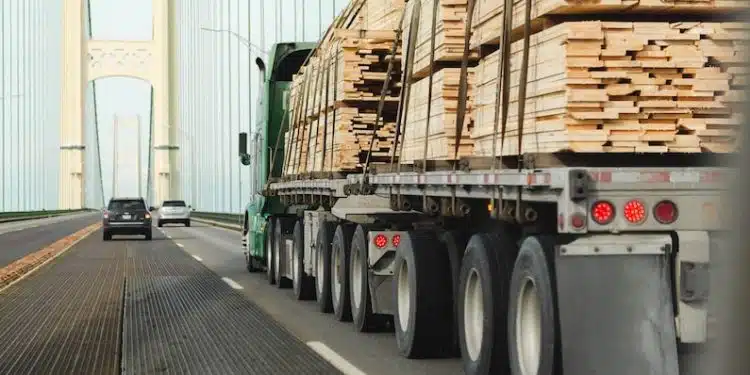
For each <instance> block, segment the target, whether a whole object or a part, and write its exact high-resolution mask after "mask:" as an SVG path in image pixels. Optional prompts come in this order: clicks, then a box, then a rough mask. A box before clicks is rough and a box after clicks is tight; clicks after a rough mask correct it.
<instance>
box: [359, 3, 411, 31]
mask: <svg viewBox="0 0 750 375" xmlns="http://www.w3.org/2000/svg"><path fill="white" fill-rule="evenodd" d="M406 1H407V0H366V2H365V4H364V6H363V7H362V10H361V11H360V12H359V13H358V14H357V18H356V20H355V22H354V24H352V26H351V27H350V29H353V30H396V29H398V26H399V21H401V14H402V13H403V12H404V6H406Z"/></svg>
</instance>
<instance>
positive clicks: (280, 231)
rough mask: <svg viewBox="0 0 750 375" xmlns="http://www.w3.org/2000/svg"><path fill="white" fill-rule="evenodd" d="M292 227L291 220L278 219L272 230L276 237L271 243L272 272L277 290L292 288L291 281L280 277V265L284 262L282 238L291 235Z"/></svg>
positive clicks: (292, 222) (286, 218) (283, 242)
mask: <svg viewBox="0 0 750 375" xmlns="http://www.w3.org/2000/svg"><path fill="white" fill-rule="evenodd" d="M292 225H294V221H293V220H292V219H291V218H288V217H280V218H278V219H277V220H276V228H274V230H275V232H276V236H275V238H274V241H273V242H274V246H273V249H274V251H273V270H274V276H275V278H276V283H275V284H276V287H277V288H279V289H289V288H291V287H292V281H291V280H289V279H287V278H286V277H283V276H281V274H282V272H281V264H282V262H285V261H286V259H284V244H285V241H284V237H285V236H287V235H289V234H291V232H292V231H293V230H294V228H293V227H292Z"/></svg>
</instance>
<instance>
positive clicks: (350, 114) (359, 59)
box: [284, 0, 403, 175]
mask: <svg viewBox="0 0 750 375" xmlns="http://www.w3.org/2000/svg"><path fill="white" fill-rule="evenodd" d="M384 1H385V0H377V1H375V2H376V3H377V2H380V3H383V2H384ZM388 3H390V4H398V3H401V4H402V5H403V1H396V0H388ZM362 9H363V10H362V11H368V12H369V15H372V14H373V12H374V11H375V10H377V9H378V8H377V7H373V6H372V5H371V4H370V3H369V2H368V3H365V4H364V6H363V7H362ZM400 9H401V11H403V6H401V8H400ZM382 10H383V11H382V12H380V13H379V14H380V16H381V17H382V18H380V19H378V20H373V19H370V20H369V21H368V23H366V24H369V25H389V22H390V21H388V20H387V19H389V17H393V15H392V13H393V9H390V10H389V9H388V8H385V9H382ZM385 10H389V11H385ZM400 16H401V14H398V18H399V20H400ZM353 19H354V20H355V21H354V22H353V23H352V24H351V25H353V26H357V25H363V21H362V20H363V19H365V18H363V17H359V18H357V17H353ZM378 22H380V23H378ZM396 23H398V22H396ZM396 37H397V35H396V32H395V30H392V29H388V30H359V29H351V28H340V29H332V30H330V32H329V35H328V37H327V38H326V39H325V40H323V42H322V43H321V44H320V48H319V49H318V51H317V52H316V54H315V55H314V56H312V57H311V58H310V60H309V61H308V64H306V65H305V66H304V67H302V69H301V70H300V72H299V73H298V74H297V75H295V77H294V79H293V82H292V87H291V94H290V101H289V103H290V104H289V105H290V106H291V107H292V110H291V111H290V129H289V131H288V132H287V134H286V137H285V145H286V147H287V149H288V150H291V151H290V152H291V155H292V157H291V159H292V160H290V161H289V162H288V163H286V164H285V169H284V173H285V174H287V175H297V174H305V173H313V172H352V171H357V170H359V169H360V168H361V167H362V165H363V163H364V162H365V160H366V159H367V153H368V151H369V150H370V149H371V147H370V143H371V140H372V142H373V144H372V151H373V152H372V154H371V157H370V160H371V162H373V163H380V162H386V161H387V162H390V150H391V148H392V145H393V143H394V137H395V117H396V108H397V106H398V100H399V95H400V77H401V74H402V73H401V49H400V47H399V48H397V49H396V58H395V59H394V61H393V69H392V71H391V77H392V78H391V80H390V84H389V85H388V87H387V92H386V95H385V105H386V111H384V115H383V118H382V119H381V120H380V121H379V123H378V126H377V129H376V126H375V125H376V122H377V107H378V104H379V102H380V98H381V93H382V90H383V85H384V82H385V81H386V78H387V70H388V65H389V61H390V60H391V52H392V49H393V44H394V42H395V41H396ZM373 134H374V135H375V136H374V138H373Z"/></svg>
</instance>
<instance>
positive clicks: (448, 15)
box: [403, 0, 478, 79]
mask: <svg viewBox="0 0 750 375" xmlns="http://www.w3.org/2000/svg"><path fill="white" fill-rule="evenodd" d="M435 1H438V2H439V5H438V13H437V19H436V24H435V55H434V61H435V62H436V63H460V62H461V59H462V57H463V53H464V40H465V34H466V19H467V5H468V0H422V1H421V7H420V13H419V23H418V25H417V41H416V43H415V47H414V48H415V50H414V60H413V65H412V66H413V68H412V69H413V73H412V74H413V77H414V79H421V78H424V77H426V76H428V75H429V74H430V51H431V46H432V31H433V30H432V18H433V14H434V12H433V10H434V6H435ZM416 4H417V2H415V1H412V2H409V3H408V4H407V6H406V15H405V19H404V34H403V38H404V50H407V48H409V46H408V40H409V33H410V32H411V31H410V30H411V27H412V26H413V25H411V20H412V12H414V11H415V7H416ZM477 58H478V54H477V53H476V52H474V51H472V52H471V53H470V55H469V59H470V61H475V60H476V59H477ZM454 65H455V64H454ZM438 69H439V68H438V67H435V68H433V71H436V70H438Z"/></svg>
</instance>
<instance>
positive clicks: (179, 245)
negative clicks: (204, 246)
mask: <svg viewBox="0 0 750 375" xmlns="http://www.w3.org/2000/svg"><path fill="white" fill-rule="evenodd" d="M177 246H178V247H185V245H183V244H181V243H178V244H177Z"/></svg>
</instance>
